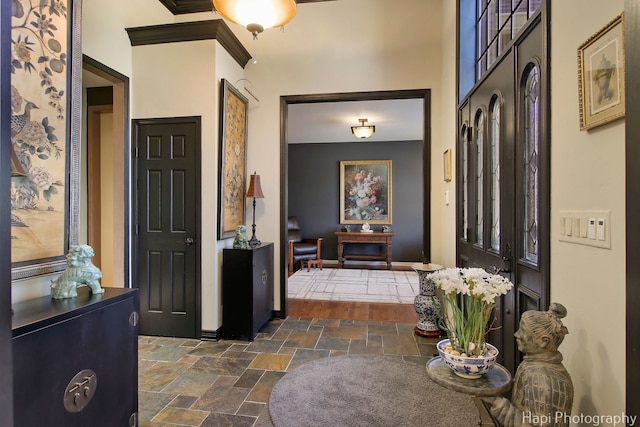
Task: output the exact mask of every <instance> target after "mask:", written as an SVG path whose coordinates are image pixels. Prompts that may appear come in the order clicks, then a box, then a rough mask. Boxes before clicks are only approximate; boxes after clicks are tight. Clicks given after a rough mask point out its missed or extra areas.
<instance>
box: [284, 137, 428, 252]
mask: <svg viewBox="0 0 640 427" xmlns="http://www.w3.org/2000/svg"><path fill="white" fill-rule="evenodd" d="M288 148H289V163H288V167H289V181H288V185H289V192H288V200H289V211H288V216H294V215H295V216H297V217H298V220H299V221H300V227H301V229H302V230H303V237H323V238H324V241H323V244H322V258H323V259H333V260H335V259H337V258H338V250H337V239H336V236H335V234H334V232H335V231H339V230H340V227H341V225H340V182H339V181H340V161H341V160H391V171H392V193H391V197H392V221H393V223H392V224H391V230H392V231H393V232H395V233H396V235H395V236H394V238H393V259H392V260H393V261H396V262H400V261H404V262H421V260H422V248H423V242H422V236H423V226H422V224H423V218H422V215H423V213H422V212H423V206H424V204H423V194H424V191H423V187H424V184H423V176H424V174H423V170H422V168H423V164H422V158H423V143H422V141H398V142H396V141H394V142H354V143H341V144H336V143H327V144H289V147H288ZM380 227H381V225H377V224H375V225H373V224H372V228H373V229H374V230H377V229H379V228H380ZM359 228H360V226H359V225H357V224H351V229H352V230H358V229H359ZM378 249H379V248H377V247H372V248H370V250H373V251H375V250H378ZM358 252H361V251H358Z"/></svg>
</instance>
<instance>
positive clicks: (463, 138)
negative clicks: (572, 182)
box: [457, 22, 550, 373]
mask: <svg viewBox="0 0 640 427" xmlns="http://www.w3.org/2000/svg"><path fill="white" fill-rule="evenodd" d="M542 28H543V26H542V25H541V24H540V23H539V22H538V23H537V24H536V25H532V26H531V27H530V28H529V30H528V31H527V33H526V34H525V35H523V37H521V38H520V39H519V40H518V42H517V43H516V44H514V46H513V47H512V48H511V49H510V50H509V51H508V52H507V53H505V54H504V56H503V58H502V59H501V60H500V62H499V63H498V64H496V65H495V66H494V68H493V69H492V70H491V71H490V72H489V73H488V74H487V75H486V77H485V78H484V79H483V80H482V82H481V83H479V84H478V85H477V86H476V88H475V89H474V90H473V91H472V93H471V94H470V95H469V96H468V97H467V99H466V100H465V101H464V103H463V104H461V107H460V108H459V111H458V117H459V118H458V129H459V135H458V150H457V151H458V178H457V194H458V219H457V230H458V231H457V234H458V236H457V237H458V239H457V241H458V245H457V256H458V265H459V266H461V267H480V268H484V269H485V270H487V271H489V272H500V274H502V275H503V276H505V277H508V278H509V279H510V280H511V281H512V282H513V284H514V288H513V290H512V291H511V292H509V293H508V294H507V295H505V296H503V297H501V298H500V300H499V301H497V303H496V307H495V312H494V315H495V323H493V325H492V329H493V330H492V331H491V332H490V334H489V342H491V343H492V344H494V345H496V346H497V347H498V348H499V349H500V352H501V353H500V363H501V364H503V365H504V366H505V367H506V368H507V369H509V370H510V371H511V372H512V373H514V372H515V370H516V368H517V365H518V364H519V361H520V354H519V352H518V349H517V346H516V342H515V338H514V337H513V335H514V333H515V331H516V330H517V329H518V323H519V321H520V314H522V313H523V312H524V311H526V310H530V309H535V310H540V309H546V308H547V307H548V305H549V300H548V295H549V291H548V289H549V274H548V273H549V263H550V260H549V245H550V242H549V193H550V191H549V190H550V183H549V179H548V176H549V153H548V141H549V138H548V135H549V133H548V129H547V128H546V127H545V126H546V123H548V120H546V119H544V118H545V117H546V115H547V114H548V105H549V103H548V98H547V96H546V92H545V91H547V86H546V81H547V76H546V75H545V68H544V67H543V66H542V64H543V63H544V62H543V59H542V58H544V57H543V54H544V52H543V49H542V45H543V38H542Z"/></svg>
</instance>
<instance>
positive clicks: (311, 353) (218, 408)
mask: <svg viewBox="0 0 640 427" xmlns="http://www.w3.org/2000/svg"><path fill="white" fill-rule="evenodd" d="M414 326H415V325H414V324H409V323H392V322H369V321H354V320H338V319H300V318H291V317H290V318H287V319H284V320H283V319H276V320H273V321H271V322H269V323H268V324H267V325H266V326H265V328H263V330H262V332H261V333H260V334H259V335H258V337H257V338H256V339H255V340H254V341H253V342H248V341H227V340H220V341H218V342H214V341H198V340H193V339H182V338H165V337H152V336H140V337H139V338H138V343H139V345H138V349H139V356H138V359H139V363H138V367H139V381H138V382H139V426H140V427H168V426H176V425H178V426H202V427H213V426H216V427H225V426H233V427H236V426H237V427H244V426H247V427H249V426H253V427H262V426H273V424H272V423H271V420H270V418H269V412H268V407H267V404H268V402H269V396H270V392H271V389H272V388H273V386H274V385H275V384H276V383H277V382H278V380H279V379H280V378H282V376H283V375H285V374H286V373H287V372H289V371H291V370H293V369H295V368H296V367H298V366H300V365H301V364H303V363H305V362H308V361H311V360H315V359H319V358H323V357H332V356H338V355H345V354H381V355H389V356H395V357H402V358H403V359H405V360H406V361H410V362H413V363H418V364H425V363H426V362H427V360H429V359H430V358H431V357H432V355H433V354H434V353H436V349H435V344H436V342H437V341H438V340H437V339H428V338H423V337H419V336H417V335H415V334H414V332H413V328H414ZM481 415H482V414H481ZM482 425H483V426H484V425H493V424H492V423H489V424H485V421H484V419H483V424H482Z"/></svg>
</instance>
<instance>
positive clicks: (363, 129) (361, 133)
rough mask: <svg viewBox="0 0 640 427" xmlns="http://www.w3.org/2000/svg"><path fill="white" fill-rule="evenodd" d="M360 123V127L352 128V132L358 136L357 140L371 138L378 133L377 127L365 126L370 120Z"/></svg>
mask: <svg viewBox="0 0 640 427" xmlns="http://www.w3.org/2000/svg"><path fill="white" fill-rule="evenodd" d="M358 121H359V122H360V126H351V132H352V133H353V134H354V135H355V136H356V138H361V139H365V138H369V137H370V136H371V135H373V133H374V132H375V131H376V127H375V126H365V123H366V122H368V121H369V120H368V119H358Z"/></svg>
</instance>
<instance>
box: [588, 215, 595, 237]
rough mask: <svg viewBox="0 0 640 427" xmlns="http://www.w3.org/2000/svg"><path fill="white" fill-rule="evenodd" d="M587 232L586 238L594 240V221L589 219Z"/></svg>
mask: <svg viewBox="0 0 640 427" xmlns="http://www.w3.org/2000/svg"><path fill="white" fill-rule="evenodd" d="M587 228H588V230H587V237H588V238H590V239H591V240H596V219H595V218H589V225H588V227H587Z"/></svg>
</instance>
